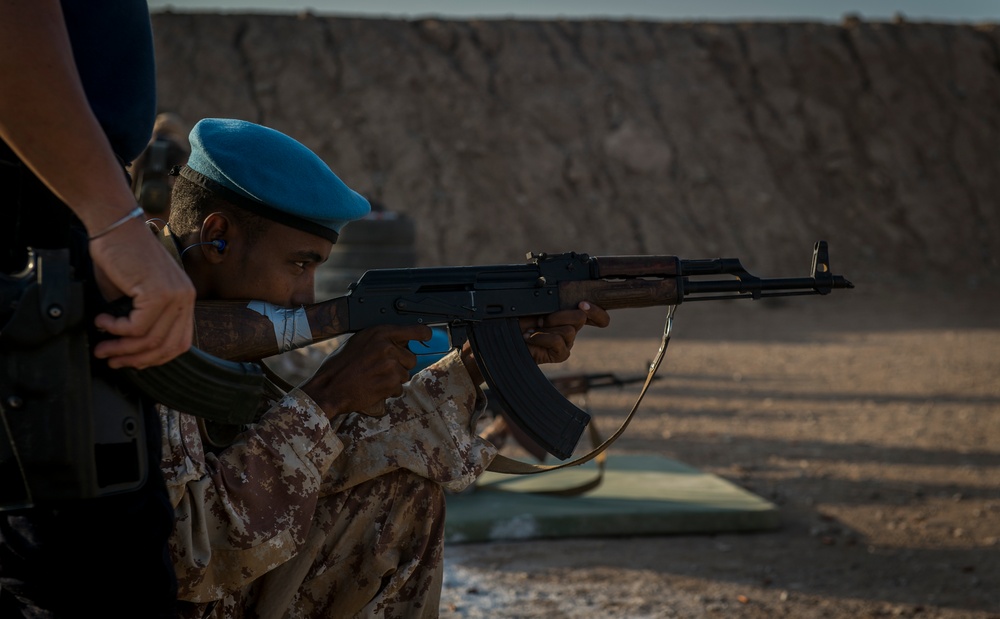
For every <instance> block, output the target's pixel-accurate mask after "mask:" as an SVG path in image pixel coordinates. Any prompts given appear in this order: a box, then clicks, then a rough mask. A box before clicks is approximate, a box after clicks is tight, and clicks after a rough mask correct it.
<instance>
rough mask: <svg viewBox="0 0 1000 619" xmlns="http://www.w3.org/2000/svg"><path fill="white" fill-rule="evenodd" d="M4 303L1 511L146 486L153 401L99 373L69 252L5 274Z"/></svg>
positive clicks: (0, 277) (0, 308)
mask: <svg viewBox="0 0 1000 619" xmlns="http://www.w3.org/2000/svg"><path fill="white" fill-rule="evenodd" d="M0 302H2V305H0V324H2V326H0V511H3V510H9V509H19V508H24V507H32V506H34V505H37V504H39V503H46V502H50V501H61V500H71V499H83V498H93V497H99V496H104V495H107V494H115V493H118V492H124V491H129V490H134V489H136V488H138V487H140V486H141V485H142V484H143V483H144V482H145V480H146V477H147V476H148V474H149V471H148V464H147V445H146V441H145V440H144V437H145V427H144V422H143V413H142V407H143V406H144V405H146V404H144V402H143V400H142V398H141V396H140V395H139V394H138V393H137V392H130V391H128V390H123V389H122V387H121V386H120V385H117V384H115V383H114V382H112V381H110V380H106V379H104V378H102V377H101V373H100V372H96V373H95V372H93V371H92V370H93V368H92V367H91V348H90V346H89V341H88V328H87V325H86V324H85V323H86V320H85V309H84V308H85V290H84V284H83V283H82V282H81V281H79V280H78V279H76V278H75V276H74V270H73V268H72V266H71V264H70V258H69V251H68V250H64V249H53V250H42V249H39V250H32V252H31V256H30V259H29V262H28V265H27V267H26V268H25V269H24V271H22V272H21V273H18V274H14V275H5V274H2V273H0Z"/></svg>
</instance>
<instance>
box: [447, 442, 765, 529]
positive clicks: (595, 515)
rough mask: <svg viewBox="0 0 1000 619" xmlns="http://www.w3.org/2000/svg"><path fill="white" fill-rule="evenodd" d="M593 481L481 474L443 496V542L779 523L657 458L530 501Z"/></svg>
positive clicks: (752, 503) (587, 472) (581, 472)
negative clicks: (573, 492)
mask: <svg viewBox="0 0 1000 619" xmlns="http://www.w3.org/2000/svg"><path fill="white" fill-rule="evenodd" d="M596 475H597V468H596V466H595V465H594V464H593V462H588V463H587V464H584V465H581V466H576V467H570V468H566V469H558V470H555V471H550V472H546V473H540V474H537V475H503V474H498V473H486V474H485V475H483V476H482V477H481V478H480V480H479V482H478V483H477V485H476V486H475V487H474V488H472V489H470V490H468V491H466V492H462V493H459V494H450V495H448V498H447V502H448V503H447V517H446V520H445V542H446V543H451V544H458V543H468V542H486V541H499V540H522V539H540V538H560V537H603V536H636V535H669V534H681V533H710V532H741V531H761V530H771V529H776V528H778V526H779V523H780V519H779V514H778V509H777V507H776V506H775V505H773V504H772V503H770V502H769V501H766V500H764V499H763V498H761V497H759V496H757V495H755V494H753V493H751V492H749V491H747V490H745V489H743V488H740V487H738V486H736V485H734V484H732V483H730V482H728V481H726V480H724V479H722V478H721V477H718V476H716V475H712V474H709V473H704V472H702V471H699V470H698V469H695V468H692V467H690V466H688V465H686V464H682V463H680V462H677V461H675V460H670V459H668V458H663V457H659V456H646V455H617V456H616V455H610V454H609V455H608V458H607V462H606V465H605V471H604V479H603V481H602V483H601V484H600V485H599V486H598V487H597V488H595V489H594V490H591V491H589V492H587V493H585V494H581V495H578V496H568V497H560V496H549V495H544V494H536V493H537V492H538V491H552V490H560V489H564V488H572V487H576V486H581V485H583V484H584V483H585V482H587V481H588V480H591V479H593V478H594V477H595V476H596Z"/></svg>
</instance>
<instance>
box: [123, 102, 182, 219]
mask: <svg viewBox="0 0 1000 619" xmlns="http://www.w3.org/2000/svg"><path fill="white" fill-rule="evenodd" d="M187 133H188V127H187V125H186V124H185V123H184V121H183V120H182V119H181V117H180V116H178V115H177V114H174V113H172V112H162V113H160V114H158V115H157V117H156V124H155V125H154V126H153V135H152V137H151V138H150V140H149V144H148V145H147V146H146V149H145V150H143V151H142V154H140V155H139V156H138V157H136V159H135V161H133V162H132V165H131V167H130V170H129V172H130V174H131V176H132V192H133V193H134V194H135V199H136V200H138V201H139V205H140V206H142V209H143V210H144V211H146V215H148V216H149V217H154V218H158V219H162V220H164V221H169V219H170V190H171V189H172V188H173V186H174V177H173V176H171V175H170V170H171V169H173V168H174V167H175V166H182V165H184V164H185V163H187V159H188V155H190V154H191V145H190V144H188V139H187Z"/></svg>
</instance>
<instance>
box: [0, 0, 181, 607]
mask: <svg viewBox="0 0 1000 619" xmlns="http://www.w3.org/2000/svg"><path fill="white" fill-rule="evenodd" d="M154 71H155V66H154V59H153V43H152V32H151V24H150V18H149V12H148V7H147V5H146V2H145V1H144V0H129V1H122V2H114V3H103V2H97V3H95V2H87V1H85V0H64V1H62V2H59V1H57V0H0V206H2V212H3V217H4V224H3V226H0V275H2V277H0V283H3V284H5V285H6V284H8V283H9V282H10V281H12V280H11V278H12V277H13V276H14V274H18V273H20V272H21V271H22V270H23V269H24V268H25V267H26V266H27V265H29V264H30V262H29V255H30V253H29V249H30V250H32V251H36V252H47V251H48V250H52V252H53V253H52V255H56V256H68V258H69V262H70V266H71V268H72V271H71V273H72V277H73V278H75V279H76V280H79V281H81V282H82V286H83V287H84V291H85V294H84V295H83V296H84V298H85V299H86V308H87V309H88V310H91V309H96V308H98V307H100V305H101V303H102V302H104V301H107V300H112V299H116V298H119V297H122V296H127V297H130V298H131V302H132V309H131V311H130V312H129V313H128V314H127V315H125V316H113V315H111V314H109V313H103V312H96V311H95V312H94V313H95V314H98V315H96V317H94V315H93V314H91V315H90V317H88V318H81V319H80V324H81V325H82V326H81V327H80V328H79V330H86V331H90V333H89V334H88V336H95V335H96V334H97V331H98V330H100V331H102V332H104V333H105V334H108V335H110V336H115V337H110V338H107V339H103V340H102V341H97V339H96V338H94V339H88V340H84V346H83V352H84V354H83V360H84V362H85V363H84V365H90V366H91V368H92V370H93V372H94V374H93V375H92V374H91V373H89V372H88V373H84V374H83V378H82V382H80V383H75V384H82V385H83V391H82V392H81V393H85V394H89V389H90V388H91V387H92V386H93V388H94V389H96V388H97V384H98V383H97V382H95V381H96V380H97V378H96V376H97V374H100V375H101V376H102V378H101V379H100V380H101V381H103V382H101V385H110V387H109V388H112V389H117V388H118V387H119V385H120V384H121V378H120V377H119V376H118V375H119V374H120V373H119V372H112V371H110V370H114V369H117V368H123V367H134V368H145V367H149V366H154V365H159V364H162V363H165V362H167V361H170V360H171V359H173V358H175V357H176V356H178V355H179V354H181V353H183V352H184V351H186V350H188V349H189V348H190V346H191V337H192V326H193V320H194V317H193V304H194V288H193V286H192V284H191V282H190V280H189V279H188V278H187V277H186V276H185V274H184V272H183V270H182V269H180V268H179V267H178V266H177V264H176V263H174V262H173V261H172V260H171V258H170V256H169V254H168V253H167V252H166V251H165V250H164V249H163V247H162V246H161V245H159V243H157V242H156V239H155V237H154V236H153V235H152V234H151V233H150V232H149V230H148V229H147V228H146V226H145V224H144V222H143V219H144V217H143V213H142V210H141V208H139V207H138V206H137V204H136V200H135V197H134V196H133V194H132V192H131V189H130V187H129V182H128V178H127V175H126V172H125V169H124V162H126V161H130V160H131V159H132V158H134V157H135V156H136V155H137V154H138V153H139V152H140V151H141V150H142V148H143V147H144V146H145V144H146V142H147V141H148V139H149V135H150V131H151V128H152V124H153V119H154V116H155V98H156V93H155V75H154ZM48 262H49V260H48V259H47V258H46V259H45V263H46V264H45V266H46V267H47V266H48ZM66 277H67V278H68V277H69V276H68V275H67V276H66ZM48 283H49V282H46V284H48ZM39 285H41V283H39ZM71 299H72V298H71ZM78 300H79V299H78V298H77V299H76V300H74V301H73V303H72V304H71V305H70V306H67V307H63V306H60V305H53V306H50V311H49V313H48V318H51V319H53V320H55V319H58V318H64V317H67V316H69V315H73V314H77V313H80V312H81V311H82V310H81V307H80V305H81V304H80V303H77V302H76V301H78ZM7 309H8V308H6V307H5V308H4V310H5V311H6V310H7ZM64 310H69V311H64ZM0 316H3V319H4V320H6V318H7V316H6V315H0ZM57 322H58V321H57ZM11 331H12V332H0V333H2V335H3V337H2V338H0V357H2V358H3V361H4V365H3V367H2V369H0V371H3V372H4V374H3V375H2V376H0V385H2V386H3V388H4V390H5V394H4V397H3V399H2V400H0V414H2V415H3V416H4V418H5V419H4V421H5V422H7V421H9V419H10V418H11V417H12V416H14V415H15V414H16V413H18V411H20V410H33V409H32V407H35V408H39V407H41V409H44V407H45V406H46V405H49V406H50V408H49V409H45V410H43V412H50V413H53V414H55V415H56V416H58V413H59V411H58V410H53V409H55V408H59V406H62V405H67V406H68V405H69V404H73V405H81V402H82V403H83V404H82V405H85V406H93V405H92V404H91V403H90V399H89V398H88V397H86V395H83V396H81V395H79V394H77V395H74V393H68V392H61V393H56V394H52V393H43V394H39V393H31V392H27V393H20V394H17V393H14V394H12V393H10V392H9V391H7V390H8V389H11V388H16V387H17V386H18V385H17V384H14V385H13V387H12V384H11V383H12V382H14V383H16V381H17V380H21V379H22V378H24V376H23V375H22V374H23V372H22V370H23V368H22V366H23V364H22V363H20V362H19V357H18V356H19V355H23V354H25V352H27V353H31V352H32V350H31V349H28V350H27V351H25V350H23V349H14V348H12V347H11V346H10V344H9V341H10V339H11V338H12V337H16V336H18V333H17V332H13V331H14V330H11ZM55 337H56V336H53V339H54V338H55ZM87 341H89V342H90V346H91V347H92V348H93V350H92V354H91V353H90V352H88V349H87V344H86V342H87ZM94 344H96V345H94ZM88 359H89V362H88ZM62 365H66V364H62ZM50 369H53V368H47V367H41V368H40V371H39V372H38V373H39V374H41V375H44V374H46V373H47V372H48V370H50ZM55 369H58V370H59V371H61V372H71V371H73V370H74V369H77V368H68V367H58V368H55ZM18 372H22V373H21V374H19V373H18ZM12 377H15V378H12ZM62 387H65V390H64V391H68V389H69V385H68V384H67V385H60V388H62ZM122 388H124V387H122ZM50 396H52V397H56V396H57V399H56V400H54V401H55V402H56V405H55V406H53V405H52V402H53V400H51V399H49V398H50ZM67 406H62V410H63V411H65V410H67ZM135 406H136V408H141V410H136V411H135V414H136V415H137V417H138V418H140V419H144V420H145V421H146V423H145V427H146V430H147V432H146V436H145V438H144V439H143V437H142V436H139V437H137V438H136V442H138V443H140V444H141V443H142V442H143V440H144V441H145V444H146V446H147V447H148V458H147V460H148V463H152V464H148V463H143V462H139V463H136V465H137V466H138V467H140V468H142V466H143V465H144V464H148V471H149V474H148V475H147V476H145V478H143V477H142V476H141V475H138V476H137V479H138V480H139V484H138V485H137V486H136V487H135V488H131V489H130V490H128V491H122V492H114V493H111V492H109V493H107V494H103V493H101V492H91V489H90V488H81V492H80V494H82V495H83V496H79V497H57V498H51V499H50V498H47V497H46V496H39V494H40V493H39V492H37V490H38V489H37V488H35V489H34V490H36V492H35V493H34V495H29V499H31V500H28V501H26V502H25V503H24V504H23V505H22V506H20V507H19V506H18V505H3V506H0V615H2V616H3V617H5V618H6V617H21V616H23V617H47V618H52V617H56V618H58V617H81V616H100V617H120V616H128V617H173V616H175V615H176V612H175V606H176V599H175V598H176V595H175V594H176V580H175V577H174V574H173V571H172V567H171V564H170V562H169V560H168V559H167V554H166V540H167V537H168V535H169V532H170V527H171V522H172V510H171V507H170V503H169V501H168V500H167V495H166V492H165V487H164V485H163V479H162V477H161V476H160V475H158V467H157V465H156V464H155V463H158V461H159V449H160V445H161V443H160V440H159V432H158V431H159V424H158V419H157V417H156V414H155V408H154V407H153V406H152V402H148V401H146V400H145V399H143V400H142V402H141V403H139V404H137V405H135ZM93 410H94V411H95V413H96V412H97V411H98V408H97V407H96V406H95V407H94V408H93ZM88 411H89V409H88ZM63 418H64V419H68V420H69V421H72V422H77V421H79V422H81V423H82V422H89V419H90V416H89V415H88V416H87V419H85V420H84V419H73V418H72V416H71V415H70V416H67V415H65V414H64V415H63ZM29 421H30V420H29ZM5 425H6V423H5ZM33 435H38V436H49V437H53V439H54V440H56V439H59V438H62V439H66V440H69V441H78V442H76V443H74V445H75V446H77V447H80V448H81V452H82V454H83V455H82V456H81V459H82V460H83V461H84V462H83V464H84V465H93V464H94V462H93V460H94V459H96V455H92V456H91V459H90V461H87V454H88V453H90V454H94V452H96V451H97V448H96V445H89V444H87V443H86V442H83V443H81V442H80V441H86V438H87V437H86V436H82V437H78V436H75V435H74V434H73V433H72V432H71V431H69V430H68V429H67V428H61V427H45V428H35V429H34V433H33ZM3 436H6V432H4V434H3ZM22 436H23V435H22ZM7 438H8V439H9V440H10V442H11V444H4V445H3V446H2V447H3V449H0V455H3V454H7V455H9V453H10V452H11V451H12V450H13V453H14V454H15V455H16V454H17V437H16V436H15V437H13V438H11V437H7ZM88 447H89V450H88V449H87V448H88ZM54 450H58V448H54ZM24 455H27V456H31V455H33V454H24ZM3 464H5V465H10V464H11V461H10V460H6V461H5V462H4V463H3ZM80 468H81V469H82V468H84V467H80ZM10 470H12V469H11V468H5V469H4V471H5V474H4V475H3V476H2V478H0V489H2V490H3V491H9V490H11V488H10V486H11V485H13V484H14V482H15V481H17V478H16V476H14V475H9V474H7V473H8V472H9V471H10ZM13 470H17V469H16V468H15V469H13ZM70 472H71V473H72V472H73V471H70ZM103 473H107V471H104V472H103ZM111 473H113V474H117V473H120V471H111ZM142 479H145V480H146V481H145V482H144V483H143V482H142V481H141V480H142ZM27 490H28V491H29V492H31V491H32V489H31V488H28V489H27ZM32 496H33V498H32Z"/></svg>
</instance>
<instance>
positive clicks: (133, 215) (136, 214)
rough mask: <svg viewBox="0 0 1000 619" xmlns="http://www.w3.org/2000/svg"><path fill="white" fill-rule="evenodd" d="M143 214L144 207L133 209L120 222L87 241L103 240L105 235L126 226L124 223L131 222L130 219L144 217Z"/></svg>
mask: <svg viewBox="0 0 1000 619" xmlns="http://www.w3.org/2000/svg"><path fill="white" fill-rule="evenodd" d="M142 213H143V210H142V207H141V206H137V207H135V208H134V209H132V210H131V211H129V214H128V215H126V216H124V217H122V218H121V219H119V220H118V221H116V222H115V223H113V224H111V225H110V226H108V227H107V228H105V229H103V230H101V231H100V232H98V233H97V234H94V235H92V236H91V237H90V238H89V239H87V240H89V241H93V240H94V239H99V238H101V237H102V236H104V235H105V234H107V233H109V232H111V231H112V230H114V229H115V228H117V227H119V226H121V225H122V224H124V223H125V222H127V221H128V220H130V219H135V218H136V217H142Z"/></svg>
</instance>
